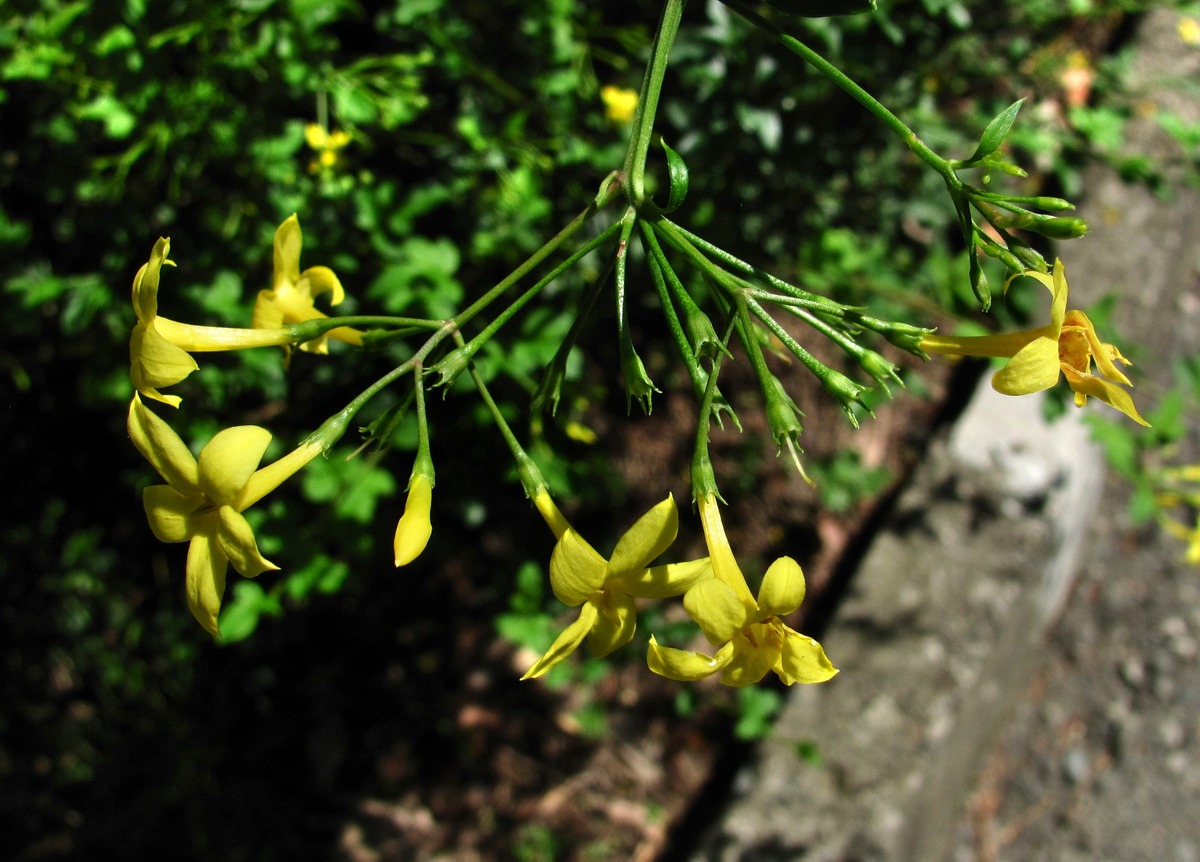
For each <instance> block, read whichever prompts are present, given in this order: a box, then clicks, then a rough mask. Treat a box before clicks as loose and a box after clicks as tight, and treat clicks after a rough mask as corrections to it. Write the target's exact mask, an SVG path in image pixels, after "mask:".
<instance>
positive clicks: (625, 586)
mask: <svg viewBox="0 0 1200 862" xmlns="http://www.w3.org/2000/svg"><path fill="white" fill-rule="evenodd" d="M534 503H535V504H536V505H537V507H538V510H539V511H540V512H541V513H542V516H543V517H544V518H545V519H546V522H547V523H548V524H549V525H550V528H551V529H552V530H554V532H555V535H556V536H558V537H559V538H558V543H557V544H556V545H555V546H554V553H553V554H552V555H551V557H550V586H551V588H552V589H553V590H554V595H555V596H557V597H558V599H559V601H561V602H562V603H563V604H565V605H568V606H570V607H575V606H582V607H580V610H579V617H578V618H577V619H576V620H575V622H573V623H571V624H570V625H569V626H567V628H566V629H565V630H563V632H562V634H560V635H559V636H558V638H557V639H556V640H555V641H554V643H553V644H552V645H551V646H550V649H548V650H547V651H546V654H545V655H543V656H542V657H541V658H540V659H538V660H537V661H536V662H534V664H533V666H532V667H530V668H529V670H528V671H526V672H525V675H524V676H522V677H521V679H533V678H535V677H539V676H541V675H542V674H544V673H546V672H548V671H549V670H550V669H551V668H553V667H554V666H555V665H557V664H558V663H559V662H561V661H562V660H563V659H565V658H566V657H567V656H569V655H570V654H571V653H573V652H574V651H575V650H576V649H577V648H578V647H579V645H580V644H581V643H583V640H584V638H587V640H588V646H589V648H590V649H591V651H592V654H593V655H595V656H598V657H602V656H606V655H608V654H609V653H611V652H612V651H613V650H616V649H619V648H620V647H623V646H624V645H625V644H627V643H629V641H630V640H631V639H632V638H633V635H634V632H635V631H636V629H637V605H636V603H635V601H634V600H635V599H636V598H666V597H668V596H677V595H680V594H682V593H684V592H685V591H687V590H688V589H690V588H691V587H692V586H694V585H695V584H697V583H699V582H700V581H702V580H704V579H705V578H710V577H711V576H712V568H711V566H710V565H709V562H708V558H707V557H704V558H701V559H699V560H691V561H689V562H686V563H671V564H667V565H661V566H654V567H652V568H647V565H648V564H649V563H650V562H651V561H652V560H654V559H655V558H656V557H658V556H659V555H660V554H662V553H663V552H664V551H665V550H666V549H667V548H668V547H670V545H671V543H672V542H673V541H675V536H676V534H677V533H678V531H679V513H678V511H677V509H676V508H675V498H674V497H672V496H670V495H668V496H667V499H665V500H663V501H662V502H661V503H659V504H657V505H656V506H654V507H653V508H651V509H650V511H649V512H647V513H646V514H644V515H643V516H642V517H641V518H639V519H638V520H637V522H636V523H635V524H634V525H633V526H632V527H630V528H629V529H628V530H627V531H626V532H625V534H624V535H623V536H621V538H620V540H619V541H618V542H617V546H616V548H614V549H613V552H612V556H611V557H609V558H608V559H607V560H606V559H605V558H604V557H602V556H600V554H599V553H597V552H596V550H595V549H593V548H592V546H591V545H589V544H588V543H587V542H586V541H585V540H584V539H583V537H582V536H580V535H579V533H577V532H576V531H575V529H574V528H573V527H571V525H570V524H569V523H567V521H566V519H565V518H564V517H563V516H562V513H561V512H559V511H558V507H557V506H555V505H554V502H553V500H552V499H551V498H550V495H549V494H548V493H546V491H545V489H541V490H540V491H539V492H538V494H536V495H535V497H534Z"/></svg>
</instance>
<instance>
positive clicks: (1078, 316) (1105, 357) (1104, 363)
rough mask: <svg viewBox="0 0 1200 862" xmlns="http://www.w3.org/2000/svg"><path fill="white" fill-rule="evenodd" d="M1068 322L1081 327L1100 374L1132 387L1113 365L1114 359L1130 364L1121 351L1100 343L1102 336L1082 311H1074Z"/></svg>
mask: <svg viewBox="0 0 1200 862" xmlns="http://www.w3.org/2000/svg"><path fill="white" fill-rule="evenodd" d="M1068 322H1069V323H1073V324H1075V325H1077V326H1079V328H1080V330H1081V331H1082V332H1083V334H1084V336H1085V337H1086V338H1087V344H1088V350H1089V351H1090V353H1091V355H1092V358H1093V359H1095V360H1096V367H1097V368H1098V369H1099V371H1100V373H1101V374H1102V375H1103V376H1104V377H1107V378H1108V379H1109V380H1115V381H1117V382H1118V383H1124V384H1125V385H1126V386H1132V385H1133V384H1132V383H1131V382H1130V381H1129V378H1128V377H1126V376H1125V374H1124V373H1123V372H1122V371H1121V369H1119V368H1117V366H1116V365H1115V364H1114V363H1113V360H1114V359H1120V361H1122V362H1124V363H1125V364H1126V365H1128V364H1129V360H1127V359H1126V358H1125V357H1124V356H1121V351H1119V350H1117V348H1116V347H1114V346H1113V345H1111V344H1104V343H1103V342H1101V341H1100V336H1098V335H1097V334H1096V327H1095V326H1093V325H1092V321H1091V320H1089V319H1088V316H1087V315H1086V314H1084V313H1083V312H1082V311H1072V312H1071V313H1070V315H1068Z"/></svg>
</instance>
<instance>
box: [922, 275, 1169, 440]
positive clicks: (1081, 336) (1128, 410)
mask: <svg viewBox="0 0 1200 862" xmlns="http://www.w3.org/2000/svg"><path fill="white" fill-rule="evenodd" d="M1025 275H1027V276H1029V277H1030V278H1034V279H1037V280H1038V281H1040V282H1041V283H1042V284H1043V285H1044V286H1045V287H1046V289H1047V290H1049V291H1050V296H1051V304H1050V323H1049V324H1047V325H1046V326H1040V327H1038V328H1036V329H1025V330H1021V331H1020V332H1005V333H1000V334H998V335H978V336H965V337H958V338H956V337H954V336H949V335H936V334H934V335H927V336H925V337H924V338H922V339H921V345H920V346H921V349H922V350H927V351H929V352H930V353H942V354H946V355H948V356H997V357H1005V356H1007V357H1010V359H1009V362H1008V364H1007V365H1005V366H1004V367H1003V368H1001V369H1000V370H999V371H997V372H996V374H995V375H994V376H993V377H992V387H993V388H994V389H995V390H996V391H997V392H1001V393H1003V394H1005V395H1029V394H1030V393H1033V392H1041V391H1042V390H1043V389H1049V388H1050V387H1051V386H1053V385H1054V384H1055V383H1057V382H1058V379H1059V377H1062V376H1065V377H1066V378H1067V383H1068V385H1070V387H1071V389H1072V390H1073V391H1074V392H1075V404H1076V406H1079V407H1082V406H1083V405H1084V404H1086V403H1087V400H1088V396H1089V395H1090V396H1095V397H1096V398H1099V399H1100V400H1101V401H1103V402H1104V403H1105V404H1108V405H1109V406H1110V407H1114V408H1116V409H1117V410H1120V411H1121V412H1122V413H1124V414H1125V415H1126V416H1128V417H1129V418H1130V419H1132V420H1133V421H1134V422H1137V423H1139V424H1141V425H1146V426H1149V424H1150V423H1149V422H1147V421H1146V420H1145V419H1143V418H1142V416H1141V414H1140V413H1138V411H1137V407H1135V406H1134V404H1133V399H1132V398H1130V397H1129V393H1128V392H1126V391H1125V390H1124V389H1122V388H1121V387H1120V386H1118V385H1117V384H1118V383H1122V384H1124V385H1126V386H1132V385H1133V384H1132V383H1130V382H1129V378H1128V377H1126V376H1125V375H1124V374H1122V373H1121V371H1120V370H1119V369H1118V368H1117V366H1116V363H1117V362H1121V363H1123V364H1125V365H1129V364H1131V363H1130V362H1129V360H1128V359H1126V358H1125V357H1124V356H1122V355H1121V352H1120V351H1119V350H1117V348H1116V347H1115V346H1113V345H1112V344H1104V343H1102V342H1101V341H1100V339H1099V337H1098V336H1097V335H1096V329H1095V327H1094V326H1092V322H1091V321H1090V320H1088V317H1087V315H1086V314H1084V313H1083V312H1082V311H1077V310H1071V311H1067V274H1066V270H1065V269H1064V267H1063V264H1062V261H1061V260H1056V261H1055V262H1054V273H1053V275H1047V274H1046V273H1044V272H1037V271H1034V270H1027V271H1026V272H1025ZM1093 360H1095V363H1096V370H1097V371H1098V372H1099V374H1093V373H1092V371H1091V368H1092V361H1093Z"/></svg>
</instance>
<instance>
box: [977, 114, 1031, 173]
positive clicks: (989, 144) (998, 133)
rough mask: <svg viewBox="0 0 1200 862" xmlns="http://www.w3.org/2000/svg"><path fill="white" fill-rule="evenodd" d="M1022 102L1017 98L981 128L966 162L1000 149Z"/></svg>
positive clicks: (980, 158)
mask: <svg viewBox="0 0 1200 862" xmlns="http://www.w3.org/2000/svg"><path fill="white" fill-rule="evenodd" d="M1023 104H1025V100H1024V99H1017V101H1015V102H1013V103H1012V104H1011V105H1009V106H1008V107H1007V108H1005V109H1004V110H1003V111H1001V112H1000V113H999V114H997V115H996V116H995V117H994V118H993V119H992V121H991V122H990V123H988V124H987V128H985V129H984V130H983V136H982V137H981V138H980V139H979V146H977V147H976V148H975V152H974V153H972V154H971V157H970V158H969V159H967V163H968V164H969V163H972V162H978V161H980V160H982V159H984V158H986V157H987V156H990V155H991V154H992V153H994V152H996V150H998V149H1000V145H1001V144H1002V143H1004V139H1005V138H1006V137H1007V136H1008V130H1009V129H1011V128H1012V124H1013V121H1014V120H1016V119H1017V113H1018V112H1019V111H1020V110H1021V105H1023Z"/></svg>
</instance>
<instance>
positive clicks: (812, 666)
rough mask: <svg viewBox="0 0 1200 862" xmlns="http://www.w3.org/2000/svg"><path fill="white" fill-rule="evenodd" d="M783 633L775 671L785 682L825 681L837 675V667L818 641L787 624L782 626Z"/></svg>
mask: <svg viewBox="0 0 1200 862" xmlns="http://www.w3.org/2000/svg"><path fill="white" fill-rule="evenodd" d="M783 633H784V638H783V650H782V652H781V653H780V655H779V661H778V663H777V664H776V665H775V673H777V674H778V675H779V678H780V679H781V680H783V681H784V683H785V684H787V685H792V684H793V683H797V682H802V683H810V682H825V680H827V679H832V678H833V677H834V676H836V675H837V672H838V670H837V668H836V667H834V666H833V662H831V661H830V660H829V657H828V656H826V655H825V650H824V649H823V648H822V647H821V645H820V644H819V643H817V642H816V641H815V640H813V639H812V638H810V637H809V636H808V635H802V634H800V633H799V632H797V631H794V630H792V629H790V628H788V627H787V626H783Z"/></svg>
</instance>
